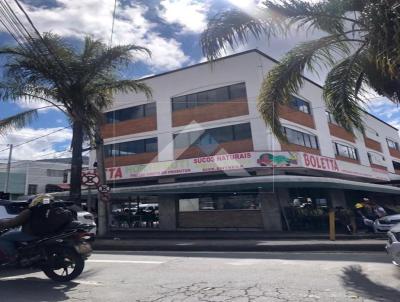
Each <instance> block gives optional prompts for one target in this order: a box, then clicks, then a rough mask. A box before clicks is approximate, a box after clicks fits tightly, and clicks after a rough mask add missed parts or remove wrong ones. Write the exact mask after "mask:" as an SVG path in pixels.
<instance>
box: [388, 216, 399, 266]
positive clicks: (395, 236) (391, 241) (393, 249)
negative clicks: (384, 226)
mask: <svg viewBox="0 0 400 302" xmlns="http://www.w3.org/2000/svg"><path fill="white" fill-rule="evenodd" d="M387 234H388V237H389V238H388V242H387V244H386V252H387V253H388V254H389V255H390V257H391V258H392V262H393V264H395V265H397V266H399V264H400V223H399V224H397V225H395V226H394V227H393V228H391V229H390V231H389V232H388V233H387Z"/></svg>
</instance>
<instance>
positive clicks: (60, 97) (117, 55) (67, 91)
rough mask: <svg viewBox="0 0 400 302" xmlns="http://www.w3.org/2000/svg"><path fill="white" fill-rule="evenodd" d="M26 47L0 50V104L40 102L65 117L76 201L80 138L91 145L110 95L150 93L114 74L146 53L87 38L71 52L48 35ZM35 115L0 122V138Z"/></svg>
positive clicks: (72, 196)
mask: <svg viewBox="0 0 400 302" xmlns="http://www.w3.org/2000/svg"><path fill="white" fill-rule="evenodd" d="M30 43H31V44H29V45H28V44H25V45H24V44H20V45H18V46H15V47H5V48H1V49H0V55H2V56H5V57H6V59H7V60H6V63H5V65H4V76H3V79H2V80H1V81H0V99H1V100H3V101H15V102H18V101H20V100H21V99H25V100H29V101H33V102H34V101H42V102H43V101H44V102H46V103H47V104H48V105H49V106H54V107H56V108H58V109H59V110H60V111H62V112H63V113H65V114H66V116H67V117H68V119H69V121H70V123H71V125H72V142H71V147H72V161H71V188H70V199H71V200H74V201H75V202H80V197H81V173H82V151H83V147H82V144H83V142H84V140H85V137H86V138H87V139H89V140H90V141H91V142H93V141H94V140H95V136H96V135H95V134H96V131H97V129H98V128H99V127H98V125H99V124H101V123H102V121H103V113H102V110H104V109H105V108H107V106H109V105H110V104H111V103H112V100H113V95H114V94H115V93H117V92H131V91H133V92H144V93H145V94H146V95H147V96H149V95H150V94H151V91H150V88H149V87H148V86H146V85H145V84H144V83H141V82H137V81H135V80H129V79H123V78H121V76H120V75H119V73H118V71H120V70H121V68H122V67H127V66H128V65H129V64H130V63H131V62H132V60H133V58H134V57H133V52H145V53H148V54H150V53H149V51H148V50H147V49H146V48H143V47H140V46H136V45H120V46H114V47H108V46H107V45H106V44H104V43H103V42H102V41H101V40H96V39H92V38H90V37H86V38H85V40H84V43H83V47H81V49H77V48H75V47H73V46H72V45H70V44H68V43H67V42H66V41H65V40H64V39H62V38H61V37H59V36H57V35H54V34H50V33H46V34H44V35H43V38H42V37H40V38H37V39H34V40H33V41H30ZM32 45H36V46H37V47H32ZM43 45H45V46H46V47H43ZM38 110H40V108H39V109H33V110H28V111H25V112H21V113H18V114H16V115H13V116H10V117H7V118H6V119H3V120H2V121H0V134H1V133H4V132H5V131H7V130H10V129H15V128H20V127H23V126H25V125H26V124H27V123H29V122H30V121H31V120H32V119H34V118H36V117H37V114H38ZM97 134H98V133H97ZM97 140H98V135H97Z"/></svg>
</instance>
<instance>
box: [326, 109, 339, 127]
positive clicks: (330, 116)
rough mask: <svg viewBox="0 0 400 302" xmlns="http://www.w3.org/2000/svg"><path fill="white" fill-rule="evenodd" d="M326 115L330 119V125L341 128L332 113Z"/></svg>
mask: <svg viewBox="0 0 400 302" xmlns="http://www.w3.org/2000/svg"><path fill="white" fill-rule="evenodd" d="M325 113H326V116H327V117H328V122H329V123H331V124H334V125H338V126H339V123H338V122H337V121H336V119H335V117H334V116H333V114H332V113H330V112H329V111H325Z"/></svg>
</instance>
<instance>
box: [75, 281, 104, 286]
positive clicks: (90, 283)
mask: <svg viewBox="0 0 400 302" xmlns="http://www.w3.org/2000/svg"><path fill="white" fill-rule="evenodd" d="M72 281H73V282H75V283H79V284H82V285H94V286H101V285H103V284H101V283H100V282H96V281H84V280H72Z"/></svg>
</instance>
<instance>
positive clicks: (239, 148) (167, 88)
mask: <svg viewBox="0 0 400 302" xmlns="http://www.w3.org/2000/svg"><path fill="white" fill-rule="evenodd" d="M276 63H277V62H276V61H275V60H273V59H272V58H270V57H268V56H267V55H265V54H263V53H261V52H259V51H258V50H252V51H247V52H244V53H240V54H235V55H231V56H228V57H225V58H221V59H219V60H217V61H216V62H214V63H213V64H212V65H210V64H208V63H201V64H197V65H194V66H189V67H185V68H182V69H179V70H175V71H171V72H167V73H163V74H159V75H155V76H151V77H147V78H144V79H143V82H145V83H146V84H148V85H149V86H150V87H151V88H152V90H153V94H152V97H151V99H147V98H146V97H145V96H144V95H142V94H121V95H117V96H116V97H115V102H114V104H113V107H112V108H110V109H109V110H108V111H107V112H106V113H105V116H106V120H107V124H106V125H105V126H104V127H103V136H104V138H105V156H106V167H107V178H108V181H109V183H110V184H112V186H113V194H112V197H113V200H114V202H116V200H124V199H126V198H127V197H128V198H129V199H130V200H132V199H134V200H136V199H137V198H145V199H149V198H150V199H151V200H152V201H153V202H157V203H159V208H160V227H161V228H164V229H176V228H186V229H190V228H239V229H240V228H256V229H266V230H280V229H281V228H282V221H281V215H280V209H281V208H282V207H283V206H287V205H289V204H291V203H293V201H296V200H297V201H298V200H299V199H304V200H308V201H312V202H313V203H314V204H316V203H317V204H320V205H321V206H342V207H346V206H347V205H349V204H351V203H354V202H356V201H357V199H358V198H361V197H362V196H369V197H372V198H375V199H376V198H379V200H380V201H384V200H395V199H396V198H397V195H398V193H399V192H400V190H399V189H398V188H396V187H393V186H390V185H389V184H390V182H391V181H393V180H396V179H399V178H400V149H399V144H400V140H399V136H398V130H397V129H396V128H394V127H392V126H391V125H389V124H387V123H385V122H383V121H381V120H379V119H378V118H376V117H374V116H372V115H370V114H368V113H365V114H364V122H365V129H366V130H365V133H361V132H359V131H355V132H354V134H352V133H349V132H347V131H346V130H345V129H344V128H342V127H341V126H339V125H338V124H337V123H336V122H335V120H334V119H333V117H332V115H331V114H329V112H328V111H327V108H326V106H325V103H324V101H323V98H322V89H321V87H320V86H319V85H318V84H316V83H314V82H313V81H311V80H309V79H306V78H305V80H304V85H303V87H302V89H301V90H300V92H299V94H298V95H294V96H293V100H292V102H291V104H290V105H289V106H280V107H278V108H274V110H277V111H278V113H279V115H280V118H281V123H282V126H283V131H284V133H285V134H286V137H287V143H280V142H279V141H278V140H277V139H276V138H275V137H274V136H273V135H272V132H271V128H270V127H269V126H267V125H266V124H265V122H264V120H263V119H262V117H261V116H260V113H259V111H258V110H257V96H258V93H259V91H260V87H261V84H262V80H263V78H264V77H265V75H266V73H267V72H268V71H269V70H270V69H271V68H272V67H273V66H274V65H275V64H276ZM92 155H93V154H92ZM91 160H92V162H93V161H94V160H95V159H94V157H93V156H92V157H91ZM145 196H151V197H145Z"/></svg>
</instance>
